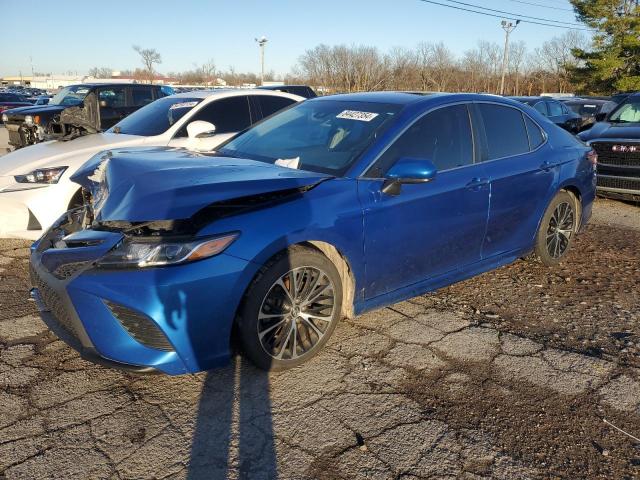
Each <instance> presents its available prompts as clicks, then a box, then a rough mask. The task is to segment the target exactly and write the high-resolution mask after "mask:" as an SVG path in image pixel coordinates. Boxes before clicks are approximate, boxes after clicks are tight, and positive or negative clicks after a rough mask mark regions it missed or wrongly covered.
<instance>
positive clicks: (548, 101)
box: [509, 97, 582, 133]
mask: <svg viewBox="0 0 640 480" xmlns="http://www.w3.org/2000/svg"><path fill="white" fill-rule="evenodd" d="M509 98H512V99H513V100H517V101H519V102H522V103H525V104H527V105H529V106H531V107H533V108H535V109H536V110H537V111H538V112H540V113H541V114H542V115H544V116H545V117H547V118H548V119H549V120H551V121H552V122H553V123H555V124H556V125H558V126H559V127H562V128H564V129H565V130H567V131H568V132H571V133H578V132H579V131H580V125H581V124H582V117H581V116H580V115H578V114H577V113H575V112H573V111H572V110H570V109H569V108H567V107H566V106H565V105H563V104H562V102H559V101H558V100H555V99H553V98H551V97H509Z"/></svg>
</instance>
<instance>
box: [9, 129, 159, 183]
mask: <svg viewBox="0 0 640 480" xmlns="http://www.w3.org/2000/svg"><path fill="white" fill-rule="evenodd" d="M145 139H146V138H145V137H139V136H137V135H123V134H116V133H97V134H94V135H86V136H84V137H80V138H75V139H73V140H70V141H68V142H62V141H58V140H52V141H49V142H42V143H37V144H35V145H30V146H28V147H25V148H20V149H18V150H15V151H13V152H11V153H8V154H6V155H3V156H2V157H0V177H2V176H13V175H24V174H25V173H29V172H30V171H32V170H34V169H36V168H46V167H63V166H67V167H69V173H71V172H72V171H73V170H75V168H76V167H79V166H81V165H82V164H83V163H85V162H86V161H87V160H89V159H90V158H91V156H92V155H95V154H96V153H98V152H100V151H102V150H108V149H110V148H116V147H122V146H128V145H132V144H141V143H143V142H144V141H145Z"/></svg>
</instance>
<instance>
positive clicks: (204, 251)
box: [98, 233, 238, 268]
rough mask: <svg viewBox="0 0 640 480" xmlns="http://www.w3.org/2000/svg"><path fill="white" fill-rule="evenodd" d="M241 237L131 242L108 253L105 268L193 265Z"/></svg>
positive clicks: (124, 242) (104, 258)
mask: <svg viewBox="0 0 640 480" xmlns="http://www.w3.org/2000/svg"><path fill="white" fill-rule="evenodd" d="M236 238H238V234H237V233H231V234H228V235H224V236H221V237H215V238H208V239H198V240H191V241H186V242H152V241H143V240H141V239H133V240H132V239H128V240H125V241H123V242H122V243H120V244H119V245H118V246H117V247H116V248H115V249H113V250H111V252H109V253H107V255H105V256H104V257H102V259H101V260H99V261H98V265H99V266H101V267H116V268H122V267H158V266H162V265H175V264H178V263H187V262H193V261H196V260H202V259H203V258H209V257H213V256H214V255H218V254H219V253H222V252H223V251H224V249H225V248H227V247H228V246H229V245H231V243H232V242H233V241H234V240H235V239H236Z"/></svg>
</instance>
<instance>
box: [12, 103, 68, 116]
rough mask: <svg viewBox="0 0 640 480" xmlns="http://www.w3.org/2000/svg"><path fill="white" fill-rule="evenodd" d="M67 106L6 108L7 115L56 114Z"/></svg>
mask: <svg viewBox="0 0 640 480" xmlns="http://www.w3.org/2000/svg"><path fill="white" fill-rule="evenodd" d="M65 108H67V107H63V106H62V105H31V106H28V107H18V108H12V109H11V110H5V113H6V114H7V115H9V114H10V115H16V116H17V115H43V114H47V115H55V114H56V113H59V112H61V111H62V110H64V109H65Z"/></svg>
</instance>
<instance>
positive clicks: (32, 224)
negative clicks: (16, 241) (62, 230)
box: [0, 177, 78, 240]
mask: <svg viewBox="0 0 640 480" xmlns="http://www.w3.org/2000/svg"><path fill="white" fill-rule="evenodd" d="M2 180H6V177H2ZM11 180H13V177H11ZM4 183H9V182H8V181H5V182H0V184H4ZM17 187H18V184H12V185H7V186H4V187H3V188H2V189H0V237H13V238H26V239H29V240H36V239H37V238H39V237H40V236H42V234H43V233H44V232H45V231H46V230H47V229H48V228H49V227H50V226H51V224H52V223H53V222H54V221H55V220H56V219H57V218H58V217H59V216H60V215H62V213H63V212H65V211H66V210H67V208H68V206H69V202H70V201H71V198H72V197H73V195H74V194H75V192H76V191H77V190H78V186H77V185H75V184H72V183H71V182H69V181H66V180H61V181H60V183H57V184H49V185H46V184H44V185H26V184H25V186H24V188H23V189H22V190H17V189H16V188H17Z"/></svg>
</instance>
